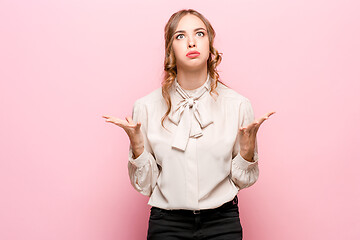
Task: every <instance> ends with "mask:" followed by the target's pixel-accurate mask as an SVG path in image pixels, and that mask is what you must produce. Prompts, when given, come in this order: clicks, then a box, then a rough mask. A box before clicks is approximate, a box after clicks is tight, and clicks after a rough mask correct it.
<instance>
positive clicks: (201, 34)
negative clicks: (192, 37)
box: [196, 32, 205, 37]
mask: <svg viewBox="0 0 360 240" xmlns="http://www.w3.org/2000/svg"><path fill="white" fill-rule="evenodd" d="M198 33H200V35H199V36H200V37H203V36H205V33H204V32H197V33H196V34H198Z"/></svg>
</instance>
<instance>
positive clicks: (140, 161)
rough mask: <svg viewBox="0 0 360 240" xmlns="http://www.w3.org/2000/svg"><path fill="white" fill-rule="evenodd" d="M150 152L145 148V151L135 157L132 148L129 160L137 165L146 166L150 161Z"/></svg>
mask: <svg viewBox="0 0 360 240" xmlns="http://www.w3.org/2000/svg"><path fill="white" fill-rule="evenodd" d="M148 156H149V153H148V152H147V151H146V150H145V149H144V151H143V152H142V153H141V154H140V156H138V157H137V158H133V152H132V149H130V151H129V162H130V163H131V164H133V165H135V166H136V167H138V168H140V167H143V166H145V165H146V164H147V163H148Z"/></svg>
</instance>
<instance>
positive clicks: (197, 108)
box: [169, 75, 213, 151]
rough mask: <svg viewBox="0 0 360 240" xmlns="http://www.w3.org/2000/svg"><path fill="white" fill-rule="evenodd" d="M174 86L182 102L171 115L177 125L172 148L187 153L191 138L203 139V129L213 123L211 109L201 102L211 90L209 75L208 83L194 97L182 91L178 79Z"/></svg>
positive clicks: (170, 117) (171, 119)
mask: <svg viewBox="0 0 360 240" xmlns="http://www.w3.org/2000/svg"><path fill="white" fill-rule="evenodd" d="M174 84H175V88H176V92H177V93H178V94H179V95H180V97H181V98H182V100H181V101H180V102H179V103H178V104H177V106H176V108H175V110H174V111H173V112H172V114H170V115H169V119H170V121H172V122H173V123H174V124H175V125H177V129H176V131H175V135H174V138H173V142H172V145H171V146H172V147H174V148H177V149H180V150H182V151H185V149H186V145H187V143H188V141H189V138H190V137H195V138H197V137H201V136H202V135H203V134H202V129H203V128H205V127H207V126H208V125H210V124H211V123H213V120H212V116H211V114H210V112H209V109H207V108H206V107H205V106H204V105H203V102H201V101H200V98H201V97H202V96H203V95H206V94H205V93H206V92H208V91H209V90H210V80H209V75H208V78H207V80H206V82H205V83H204V84H203V85H202V86H201V87H200V88H198V89H197V91H196V93H195V94H194V96H190V95H189V94H188V93H187V92H186V91H185V90H184V89H182V88H181V86H180V85H179V83H178V81H177V79H176V78H175V82H174ZM204 97H205V96H204Z"/></svg>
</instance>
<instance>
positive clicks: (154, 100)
mask: <svg viewBox="0 0 360 240" xmlns="http://www.w3.org/2000/svg"><path fill="white" fill-rule="evenodd" d="M162 101H163V96H162V89H161V87H159V88H157V89H155V90H153V91H152V92H150V93H148V94H146V95H145V96H143V97H140V98H138V99H137V100H136V101H135V103H134V105H142V106H147V107H149V106H152V105H158V104H160V103H162Z"/></svg>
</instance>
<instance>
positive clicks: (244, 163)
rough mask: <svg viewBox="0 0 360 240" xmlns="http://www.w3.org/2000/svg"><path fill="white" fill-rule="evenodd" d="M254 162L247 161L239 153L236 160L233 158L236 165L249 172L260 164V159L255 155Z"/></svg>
mask: <svg viewBox="0 0 360 240" xmlns="http://www.w3.org/2000/svg"><path fill="white" fill-rule="evenodd" d="M254 160H255V161H254V162H250V161H248V160H246V159H244V158H243V157H242V156H241V154H240V153H238V154H237V155H236V156H235V157H234V158H233V163H234V165H235V166H236V167H237V168H239V169H242V170H248V169H250V168H252V167H253V166H255V165H256V164H257V163H258V158H257V156H255V155H254Z"/></svg>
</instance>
